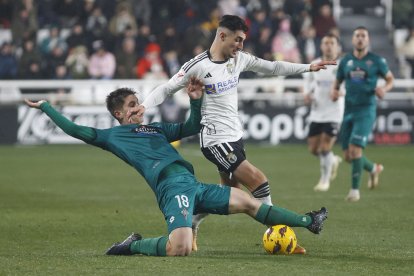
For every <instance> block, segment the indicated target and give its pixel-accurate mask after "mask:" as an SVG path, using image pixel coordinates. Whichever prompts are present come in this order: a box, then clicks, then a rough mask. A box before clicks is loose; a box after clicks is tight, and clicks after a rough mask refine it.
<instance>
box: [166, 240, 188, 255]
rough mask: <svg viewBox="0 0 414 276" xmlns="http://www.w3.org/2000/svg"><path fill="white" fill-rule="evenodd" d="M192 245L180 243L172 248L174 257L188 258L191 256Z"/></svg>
mask: <svg viewBox="0 0 414 276" xmlns="http://www.w3.org/2000/svg"><path fill="white" fill-rule="evenodd" d="M191 250H192V247H191V243H188V242H178V243H175V244H174V245H172V246H171V255H172V256H188V255H190V254H191Z"/></svg>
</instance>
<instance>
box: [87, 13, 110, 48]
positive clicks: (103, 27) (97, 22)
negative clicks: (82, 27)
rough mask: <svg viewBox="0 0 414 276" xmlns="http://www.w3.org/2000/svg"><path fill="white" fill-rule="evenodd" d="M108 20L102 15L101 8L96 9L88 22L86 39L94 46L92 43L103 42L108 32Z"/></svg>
mask: <svg viewBox="0 0 414 276" xmlns="http://www.w3.org/2000/svg"><path fill="white" fill-rule="evenodd" d="M107 25H108V20H107V19H106V17H105V16H104V15H103V14H102V10H101V8H100V7H95V8H94V9H93V11H92V14H91V15H90V16H89V17H88V19H87V21H86V37H87V40H88V45H89V42H90V44H92V41H96V40H102V39H103V38H104V36H105V34H106V32H107Z"/></svg>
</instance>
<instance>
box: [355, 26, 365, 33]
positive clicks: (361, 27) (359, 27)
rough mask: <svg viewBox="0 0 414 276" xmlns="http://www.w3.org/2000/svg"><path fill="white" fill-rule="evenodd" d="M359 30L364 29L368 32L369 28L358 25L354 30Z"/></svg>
mask: <svg viewBox="0 0 414 276" xmlns="http://www.w3.org/2000/svg"><path fill="white" fill-rule="evenodd" d="M357 30H364V31H367V32H368V29H367V28H366V27H364V26H358V27H356V28H355V29H354V30H353V32H355V31H357Z"/></svg>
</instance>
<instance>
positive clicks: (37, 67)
mask: <svg viewBox="0 0 414 276" xmlns="http://www.w3.org/2000/svg"><path fill="white" fill-rule="evenodd" d="M20 78H21V79H25V80H40V79H44V78H45V76H44V74H43V70H42V66H41V63H40V61H38V60H29V62H28V67H27V70H25V71H24V72H23V73H21V74H20Z"/></svg>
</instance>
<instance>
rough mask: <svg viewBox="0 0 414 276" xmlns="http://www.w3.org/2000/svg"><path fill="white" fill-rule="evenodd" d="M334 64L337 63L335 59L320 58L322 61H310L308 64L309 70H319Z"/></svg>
mask: <svg viewBox="0 0 414 276" xmlns="http://www.w3.org/2000/svg"><path fill="white" fill-rule="evenodd" d="M336 64H337V63H336V61H335V60H322V61H320V62H317V63H312V64H311V65H310V66H309V71H311V72H317V71H319V70H322V69H326V66H327V65H336Z"/></svg>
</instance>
